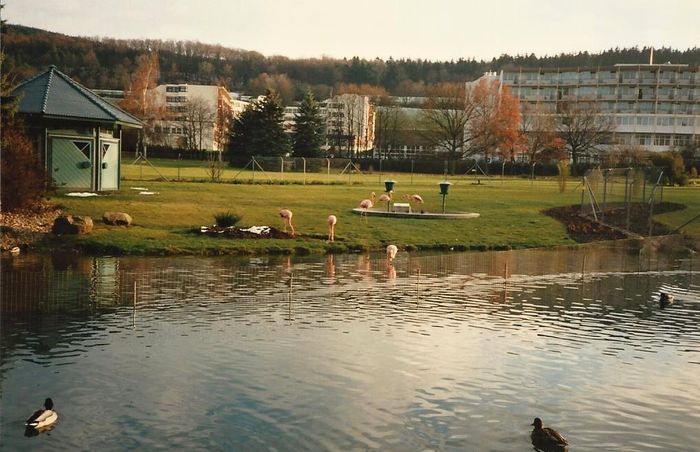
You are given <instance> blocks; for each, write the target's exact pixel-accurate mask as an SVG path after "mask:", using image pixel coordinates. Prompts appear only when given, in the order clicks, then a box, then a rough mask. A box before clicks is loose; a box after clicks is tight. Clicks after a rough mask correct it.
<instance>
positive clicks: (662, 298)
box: [659, 292, 673, 308]
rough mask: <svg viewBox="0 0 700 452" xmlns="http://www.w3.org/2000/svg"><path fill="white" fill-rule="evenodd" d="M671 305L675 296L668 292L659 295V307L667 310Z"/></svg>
mask: <svg viewBox="0 0 700 452" xmlns="http://www.w3.org/2000/svg"><path fill="white" fill-rule="evenodd" d="M671 303H673V295H669V294H667V293H666V292H661V294H660V295H659V306H661V307H662V308H665V307H666V306H668V305H670V304H671Z"/></svg>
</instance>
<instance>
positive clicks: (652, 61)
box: [649, 47, 654, 64]
mask: <svg viewBox="0 0 700 452" xmlns="http://www.w3.org/2000/svg"><path fill="white" fill-rule="evenodd" d="M649 64H654V48H653V47H652V48H651V52H649Z"/></svg>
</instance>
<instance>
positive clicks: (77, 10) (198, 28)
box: [3, 0, 700, 61]
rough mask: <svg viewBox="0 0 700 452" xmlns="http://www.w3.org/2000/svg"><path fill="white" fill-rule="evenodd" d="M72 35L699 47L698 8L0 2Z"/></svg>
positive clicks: (658, 4) (418, 48) (304, 44)
mask: <svg viewBox="0 0 700 452" xmlns="http://www.w3.org/2000/svg"><path fill="white" fill-rule="evenodd" d="M4 3H5V4H6V7H5V8H4V10H3V16H4V19H6V20H7V21H8V22H9V23H12V24H21V25H27V26H32V27H37V28H42V29H45V30H50V31H55V32H59V33H64V34H68V35H73V36H102V37H112V38H153V39H174V40H196V41H200V42H203V43H208V44H222V45H224V46H226V47H235V48H241V49H246V50H255V51H258V52H260V53H263V54H265V55H268V56H269V55H284V56H288V57H290V58H300V57H321V56H329V57H334V58H343V57H347V58H351V57H353V56H359V57H362V58H368V59H372V58H375V57H380V58H383V59H386V58H389V57H393V58H395V59H396V58H414V59H415V58H422V59H428V60H433V61H435V60H449V59H457V58H476V59H487V60H489V59H491V58H492V57H498V56H499V55H501V54H503V53H508V54H510V55H516V54H525V53H535V54H536V55H538V56H543V55H553V54H557V53H561V52H578V51H584V50H587V51H589V52H600V51H602V50H606V49H609V48H613V47H633V46H639V47H643V46H654V47H657V48H658V47H662V46H667V47H673V48H677V49H681V50H685V49H687V48H689V47H697V46H700V26H698V23H700V22H699V21H700V0H663V1H659V0H655V1H650V0H539V1H535V0H500V1H489V0H480V1H471V0H461V1H460V0H349V1H343V2H340V1H335V0H297V1H295V0H277V1H274V0H221V1H219V0H189V1H186V0H168V1H161V0H152V1H147V0H142V1H139V0H101V1H97V0H4Z"/></svg>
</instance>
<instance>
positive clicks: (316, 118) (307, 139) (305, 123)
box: [292, 91, 325, 157]
mask: <svg viewBox="0 0 700 452" xmlns="http://www.w3.org/2000/svg"><path fill="white" fill-rule="evenodd" d="M324 141H325V125H324V121H323V118H322V117H321V112H320V107H319V105H318V102H316V99H315V98H314V95H313V93H312V92H311V91H307V92H306V96H304V100H303V101H302V102H301V104H300V105H299V112H298V113H297V114H296V116H295V124H294V133H293V135H292V148H293V150H294V156H295V157H321V156H322V155H323V154H322V151H321V146H322V145H323V143H324Z"/></svg>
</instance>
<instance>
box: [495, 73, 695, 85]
mask: <svg viewBox="0 0 700 452" xmlns="http://www.w3.org/2000/svg"><path fill="white" fill-rule="evenodd" d="M503 78H504V80H505V81H506V82H509V83H514V84H518V83H528V82H543V83H565V84H566V83H576V82H581V83H596V82H602V83H618V82H621V83H636V82H643V83H647V82H656V81H657V79H658V81H659V82H662V83H675V82H694V81H700V76H698V75H697V73H695V72H687V71H683V72H678V71H660V72H658V73H657V71H655V70H651V71H646V70H643V71H619V72H618V71H605V72H587V71H584V72H559V73H557V72H545V73H542V74H540V73H537V72H523V73H516V72H506V73H504V74H503Z"/></svg>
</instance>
